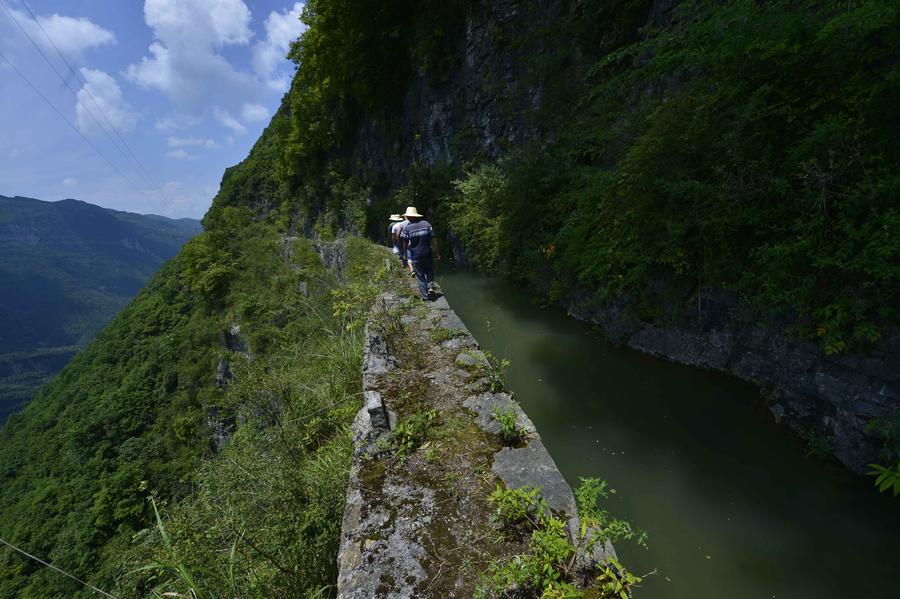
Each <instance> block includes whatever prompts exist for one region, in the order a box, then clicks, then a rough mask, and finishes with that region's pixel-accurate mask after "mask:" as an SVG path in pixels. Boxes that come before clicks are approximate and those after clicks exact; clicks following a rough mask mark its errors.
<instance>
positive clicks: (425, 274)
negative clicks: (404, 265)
mask: <svg viewBox="0 0 900 599" xmlns="http://www.w3.org/2000/svg"><path fill="white" fill-rule="evenodd" d="M410 262H412V266H413V271H414V272H415V273H416V279H417V280H418V281H419V295H421V296H422V299H425V300H427V299H429V297H428V289H429V288H430V287H431V286H432V285H434V258H432V257H431V256H428V257H426V258H420V259H418V260H410Z"/></svg>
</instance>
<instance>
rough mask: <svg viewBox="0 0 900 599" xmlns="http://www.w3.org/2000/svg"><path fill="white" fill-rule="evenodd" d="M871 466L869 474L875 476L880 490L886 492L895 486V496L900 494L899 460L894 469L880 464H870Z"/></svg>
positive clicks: (876, 484)
mask: <svg viewBox="0 0 900 599" xmlns="http://www.w3.org/2000/svg"><path fill="white" fill-rule="evenodd" d="M869 467H870V468H871V469H872V470H870V471H869V476H874V477H875V486H876V487H878V490H879V491H881V492H882V493H884V492H885V491H887V490H888V489H890V488H893V492H894V497H896V496H897V495H900V462H897V466H896V468H894V469H890V468H888V467H886V466H881V465H879V464H869Z"/></svg>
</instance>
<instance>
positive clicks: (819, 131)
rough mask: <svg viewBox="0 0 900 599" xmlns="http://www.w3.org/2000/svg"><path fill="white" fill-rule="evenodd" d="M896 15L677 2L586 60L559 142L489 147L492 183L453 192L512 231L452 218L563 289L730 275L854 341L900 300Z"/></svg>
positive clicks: (754, 295)
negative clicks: (658, 22)
mask: <svg viewBox="0 0 900 599" xmlns="http://www.w3.org/2000/svg"><path fill="white" fill-rule="evenodd" d="M898 25H900V15H898V10H897V7H896V4H895V3H892V2H887V1H878V0H876V1H873V2H866V3H862V4H854V5H851V6H842V7H836V6H835V7H834V8H828V7H825V6H823V5H821V4H816V5H811V4H810V5H808V6H807V7H806V9H805V10H798V7H797V6H796V3H793V2H782V1H771V2H766V3H763V4H760V3H758V2H752V1H746V2H743V1H742V2H731V3H728V4H727V5H718V4H715V3H710V2H685V3H682V4H681V5H680V6H679V7H678V9H677V11H676V13H675V16H674V22H673V23H672V24H671V25H669V26H667V27H666V28H665V29H661V30H657V31H648V32H647V33H646V37H645V38H644V39H643V40H641V41H639V42H635V43H633V44H631V45H628V46H626V47H624V48H622V49H620V50H618V51H616V52H614V53H612V54H609V55H607V56H605V57H604V58H602V59H601V60H599V61H598V62H597V63H596V64H594V65H593V67H592V68H591V69H590V70H589V73H588V76H587V79H586V81H585V83H584V91H583V93H582V95H581V98H580V100H579V102H578V104H577V105H575V106H573V107H570V110H569V112H568V115H569V117H568V118H569V122H570V126H569V127H567V128H566V129H565V130H564V132H563V135H562V136H561V138H560V140H559V142H558V143H555V144H553V145H552V146H550V147H549V148H548V147H542V148H540V149H536V150H535V151H533V152H529V151H524V152H523V153H522V155H521V156H519V157H517V158H515V159H512V160H509V161H507V163H506V164H504V165H501V166H502V167H503V169H504V171H505V172H506V176H507V178H508V184H507V187H506V189H505V192H503V191H501V192H499V193H497V194H495V195H494V198H493V199H492V201H491V202H490V203H485V202H483V201H482V200H480V199H478V198H477V197H476V196H475V195H473V194H472V193H471V192H468V191H466V189H465V188H462V187H461V188H460V189H461V193H460V194H459V195H458V198H459V199H451V209H450V214H451V222H457V223H460V224H461V225H466V223H473V222H475V223H483V224H481V226H480V227H479V229H480V230H482V231H483V230H484V229H498V230H499V233H496V234H495V235H496V237H497V238H498V239H499V240H500V241H499V243H501V244H503V245H504V247H505V248H506V249H507V251H505V252H498V251H497V250H496V249H494V248H485V247H483V244H481V243H480V242H479V237H478V235H479V232H478V230H476V231H472V230H471V229H467V228H466V227H465V226H460V227H459V228H456V227H454V232H455V233H456V234H457V235H459V236H460V237H462V238H463V240H464V241H468V240H469V239H471V240H472V243H471V245H472V248H473V259H474V260H475V262H476V263H482V262H486V263H488V264H489V265H493V266H497V267H501V268H502V269H503V270H505V271H506V272H507V273H509V274H510V275H512V276H516V277H522V278H530V277H532V276H534V275H535V274H536V272H537V273H540V272H542V271H544V272H546V271H548V270H549V271H550V272H552V276H553V277H554V278H555V280H556V281H557V285H558V287H557V288H558V289H562V290H566V289H573V288H581V289H588V290H593V291H594V292H596V293H597V295H598V298H599V299H604V298H613V297H617V296H621V295H622V294H627V295H629V296H637V297H639V298H640V297H642V298H643V299H644V300H645V301H650V302H658V301H661V299H660V298H653V297H651V296H650V289H651V288H652V287H654V286H655V283H656V282H657V281H660V280H667V281H669V285H670V286H671V287H672V288H674V289H676V290H677V289H679V288H680V289H681V294H682V295H690V294H691V293H694V294H696V293H698V289H701V288H702V287H703V286H718V287H725V288H727V289H730V290H732V291H733V292H735V293H737V294H739V295H742V296H744V297H746V298H747V299H748V300H749V301H750V302H751V303H752V304H753V305H755V306H756V307H758V308H761V309H763V310H765V311H766V312H768V313H770V314H784V315H790V316H792V317H796V318H797V319H798V320H797V330H798V331H799V332H801V333H803V334H805V335H807V336H810V337H814V338H817V339H819V340H820V342H821V345H822V347H823V349H824V351H825V352H826V353H835V352H840V351H843V350H845V349H847V348H849V347H854V348H856V349H859V348H863V347H866V346H867V345H868V344H871V343H872V342H875V341H877V340H878V339H879V337H880V335H881V334H882V333H883V331H884V330H885V327H888V328H890V327H891V326H894V325H895V324H896V323H897V321H898V315H900V313H898V306H900V212H898V207H897V198H898V197H900V178H898V175H897V172H896V165H897V164H898V162H900V145H898V144H897V138H896V132H897V130H898V127H900V120H898V113H897V111H896V110H895V109H893V108H892V107H893V106H896V104H897V101H898V100H900V68H898V66H897V56H898V55H900V33H898V32H900V26H898ZM484 173H485V171H484V170H483V169H482V170H479V171H475V172H473V173H472V174H470V175H469V176H468V177H467V178H466V179H465V180H466V181H468V182H469V186H470V187H471V186H473V185H477V184H478V182H479V181H480V180H481V179H483V177H484ZM460 203H462V204H463V205H464V206H465V207H466V210H465V211H462V212H461V211H460V210H459V205H460Z"/></svg>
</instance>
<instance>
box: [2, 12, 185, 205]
mask: <svg viewBox="0 0 900 599" xmlns="http://www.w3.org/2000/svg"><path fill="white" fill-rule="evenodd" d="M0 5H2V6H3V8H4V9H5V10H6V14H7V16H8V17H9V18H10V20H11V21H13V23H15V25H16V27H18V28H19V31H21V32H22V34H23V35H24V36H25V37H26V38H28V41H29V42H31V45H32V46H34V48H35V49H36V50H37V51H38V54H40V55H41V58H43V59H44V62H46V63H47V66H49V67H50V69H51V70H52V71H53V72H54V73H55V74H56V76H57V77H58V78H59V80H60V81H62V83H63V85H64V86H65V87H66V88H67V89H68V90H69V92H71V93H72V95H73V96H74V97H75V99H76V100H77V99H78V92H77V91H76V90H74V89H73V88H72V86H71V84H70V83H69V80H68V78H66V77H64V76H63V75H62V73H60V72H59V70H57V68H56V67H55V66H54V65H53V62H52V61H51V60H50V59H49V58H48V57H47V55H46V54H44V51H43V50H41V47H40V46H39V45H38V43H37V42H35V41H34V38H32V37H31V35H29V34H28V32H27V31H25V28H24V27H22V24H21V23H19V21H18V19H16V17H15V15H13V12H12V10H10V8H9V6H7V4H6V2H5V1H4V0H0ZM23 5H24V3H23ZM26 8H28V7H27V6H26ZM29 12H31V11H30V9H29ZM32 15H33V13H32ZM33 18H35V17H33ZM35 22H36V23H37V24H38V27H40V28H41V30H42V31H43V27H41V24H40V23H39V22H37V19H36V18H35ZM44 35H47V34H46V32H45V33H44ZM47 39H48V40H49V39H50V38H49V36H48V37H47ZM50 43H51V44H53V41H52V40H50ZM53 45H54V47H56V45H55V44H53ZM57 52H59V49H58V48H57ZM60 56H62V54H61V53H60ZM4 60H6V62H7V64H9V65H10V66H12V63H11V62H10V61H9V59H7V58H5V57H4ZM63 60H64V62H66V64H67V65H68V66H69V70H70V71H72V73H73V74H74V75H75V77H76V79H77V80H78V81H79V82H81V79H80V78H79V77H78V74H77V73H76V72H75V70H74V69H72V67H71V66H70V65H69V63H68V61H66V60H65V59H63ZM13 70H15V71H16V72H17V73H18V74H19V76H20V77H22V78H23V79H25V80H26V82H27V83H28V84H29V85H30V86H31V87H32V89H34V90H35V91H36V92H38V94H39V95H40V96H41V97H42V98H44V101H45V102H47V103H48V104H50V105H51V106H53V109H54V110H55V111H56V112H57V114H59V115H60V116H62V117H63V118H65V117H64V116H63V115H62V113H61V112H60V111H59V110H58V109H57V108H56V106H54V105H53V104H52V103H50V101H49V100H48V99H47V98H46V97H45V96H44V95H43V94H41V93H40V92H39V91H38V90H37V88H36V87H35V85H34V84H32V83H31V82H30V81H28V80H27V78H26V77H25V76H24V75H23V74H22V73H21V72H20V71H19V70H18V69H16V68H15V67H13ZM82 83H83V82H82ZM84 89H85V91H86V92H87V93H88V95H89V96H90V97H91V99H92V100H93V96H92V95H91V93H90V90H88V89H87V87H86V86H85V87H84ZM94 104H95V105H97V102H96V100H94ZM97 108H98V109H99V110H100V112H101V114H103V116H104V118H106V119H107V122H109V118H108V117H106V114H105V113H103V111H102V109H100V107H99V106H97ZM85 111H86V112H87V114H88V116H90V117H91V119H92V120H93V121H94V123H96V124H97V126H98V127H99V128H100V130H101V131H103V133H104V134H105V135H106V137H107V139H109V141H110V142H111V143H112V144H113V147H115V148H116V151H117V152H119V154H121V155H122V157H123V158H125V161H126V162H127V163H129V165H130V166H131V167H132V168H134V169H135V171H136V172H138V171H139V170H143V167H142V166H140V164H138V166H139V167H140V168H138V167H136V166H135V164H134V163H133V162H132V161H131V159H129V157H128V156H127V155H126V154H125V153H124V152H123V151H122V149H121V148H120V147H119V145H118V144H117V143H116V140H115V139H113V137H112V135H110V133H109V131H108V130H107V129H106V128H105V127H104V126H103V125H102V124H101V123H100V121H99V120H98V119H97V117H96V116H94V113H93V112H92V111H91V110H90V108H89V107H87V106H85ZM66 122H68V119H66ZM69 125H70V126H72V124H71V123H69ZM75 130H76V131H77V132H78V134H79V136H80V137H81V138H82V139H84V140H85V141H86V142H88V144H90V146H91V147H92V148H93V149H94V151H95V152H97V153H98V154H100V156H101V157H102V158H103V159H104V160H105V161H106V162H107V164H109V165H110V166H112V167H113V168H114V169H115V170H116V172H118V173H119V174H120V175H122V177H123V178H124V179H125V180H126V181H128V182H129V183H130V184H131V185H132V187H134V188H135V189H136V190H137V191H138V193H140V194H141V196H143V198H144V199H145V200H147V201H148V202H151V200H150V198H148V197H147V194H145V193H144V192H143V190H141V189H140V188H139V187H138V186H137V185H135V183H134V182H133V181H132V180H131V179H129V178H128V177H126V176H125V174H124V173H123V172H122V171H121V169H119V168H118V167H116V166H115V165H114V164H113V163H112V161H110V160H109V159H108V158H107V157H106V156H104V155H103V154H102V153H101V152H100V150H99V149H97V147H96V146H94V144H92V143H90V141H88V140H87V137H85V136H84V135H82V134H81V131H80V130H78V129H77V128H75ZM117 134H118V132H117ZM120 139H121V136H120ZM139 174H140V173H139ZM145 177H147V180H148V182H149V183H150V186H151V187H153V188H154V190H155V191H156V192H157V193H158V194H159V195H160V197H161V198H163V200H164V201H165V202H166V203H169V202H168V200H167V199H166V197H165V195H164V194H163V193H162V190H160V189H159V187H158V186H157V185H156V184H155V183H154V182H153V180H152V179H151V178H149V176H148V175H146V171H145ZM151 203H152V202H151Z"/></svg>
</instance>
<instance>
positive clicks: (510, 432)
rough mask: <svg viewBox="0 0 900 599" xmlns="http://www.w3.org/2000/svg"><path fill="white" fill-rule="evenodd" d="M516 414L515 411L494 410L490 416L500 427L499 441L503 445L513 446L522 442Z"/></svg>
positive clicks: (510, 409) (521, 433)
mask: <svg viewBox="0 0 900 599" xmlns="http://www.w3.org/2000/svg"><path fill="white" fill-rule="evenodd" d="M517 415H518V413H517V412H516V410H514V409H512V408H509V409H507V410H499V409H496V408H495V409H494V411H493V412H492V413H491V416H492V417H493V418H494V420H496V421H497V423H498V424H499V425H500V440H501V441H503V443H504V444H505V445H513V444H515V443H518V442H519V441H521V440H522V436H523V432H522V431H521V430H520V429H519V426H518V424H517V423H516V422H517V420H518V417H517Z"/></svg>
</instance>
